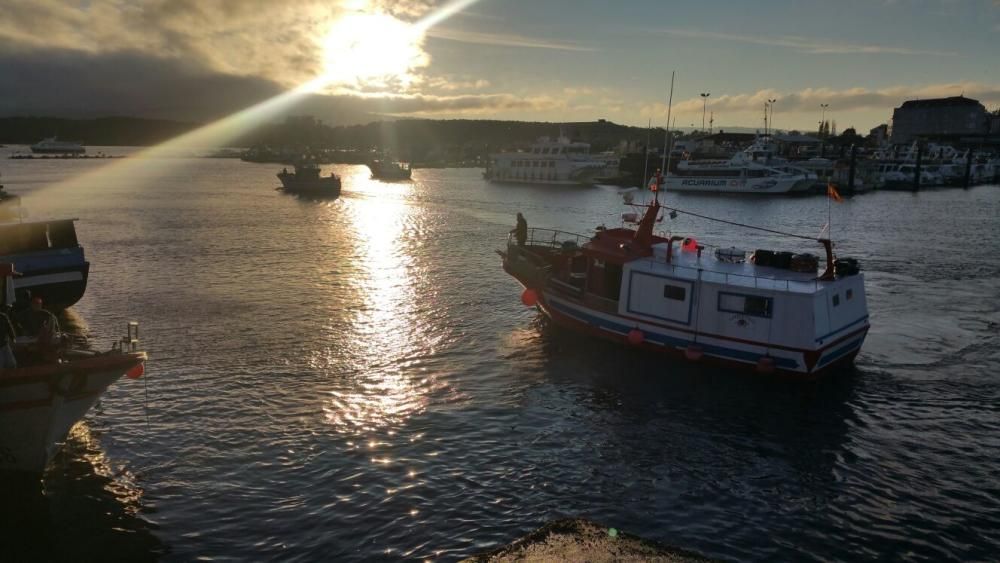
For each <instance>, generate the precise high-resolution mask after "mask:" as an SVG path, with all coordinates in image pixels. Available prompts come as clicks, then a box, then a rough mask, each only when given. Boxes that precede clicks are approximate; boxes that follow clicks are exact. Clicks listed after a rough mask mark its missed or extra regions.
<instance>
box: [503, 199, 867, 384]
mask: <svg viewBox="0 0 1000 563" xmlns="http://www.w3.org/2000/svg"><path fill="white" fill-rule="evenodd" d="M661 209H662V207H661V206H660V204H659V202H658V200H656V199H654V200H653V202H652V203H651V204H649V205H648V206H647V209H646V211H645V213H644V214H643V215H642V218H641V220H639V222H638V226H637V227H636V228H635V229H632V228H626V227H624V226H623V227H622V228H613V229H605V228H601V227H599V228H598V230H597V231H596V233H595V234H594V235H593V236H590V237H586V236H582V235H576V234H572V233H566V232H562V231H555V230H549V229H531V230H530V232H528V233H524V232H522V233H520V236H521V237H522V238H521V240H517V235H512V236H511V238H509V239H508V242H507V248H506V249H505V250H503V251H498V252H499V253H500V255H501V257H502V265H503V269H504V270H505V271H506V272H507V273H509V274H510V275H511V276H513V277H514V278H516V279H517V280H518V281H519V282H520V283H521V284H522V285H523V286H524V291H523V293H522V295H521V300H522V302H523V303H524V304H525V305H528V306H532V307H537V308H538V309H539V310H540V311H541V312H542V314H544V315H545V316H547V317H549V318H550V319H551V320H552V321H554V322H555V323H556V324H558V325H562V326H564V327H567V328H569V329H572V330H575V331H578V332H581V333H585V334H589V335H593V336H597V337H600V338H604V339H607V340H612V341H616V342H620V343H624V344H627V345H630V346H633V347H637V348H644V349H647V350H652V351H655V352H660V353H663V354H666V355H671V356H676V357H678V358H682V359H686V360H687V361H690V362H707V363H715V364H721V365H726V366H734V367H737V368H745V369H749V370H755V371H757V372H761V373H775V372H777V373H783V374H790V375H793V376H799V377H802V376H815V375H818V374H821V373H825V372H828V371H830V370H833V369H834V368H836V367H838V366H842V365H844V364H848V363H850V362H851V361H852V360H853V358H854V357H855V356H856V355H857V353H858V352H859V351H860V349H861V345H862V343H863V342H864V340H865V336H866V335H867V333H868V328H869V322H868V308H867V303H866V301H865V286H864V277H863V276H862V275H861V274H860V268H859V266H858V264H857V261H856V260H853V259H848V258H842V259H835V257H834V255H833V250H832V243H831V241H830V240H828V239H811V238H810V237H800V238H802V239H810V240H812V242H814V243H816V242H818V243H819V244H820V245H821V246H822V247H823V249H824V250H825V255H826V260H825V267H824V269H823V270H822V271H819V266H820V260H819V259H818V257H817V256H815V255H813V254H808V253H800V254H793V253H791V252H774V251H769V250H763V249H762V250H757V251H755V252H753V253H752V254H751V253H750V252H747V251H744V250H741V249H738V248H725V247H721V248H718V249H717V251H716V252H714V253H712V252H705V249H706V248H707V247H706V246H705V245H702V244H699V243H698V242H697V241H696V240H695V239H694V238H690V237H688V238H685V237H680V236H668V235H654V234H653V229H654V227H655V225H656V223H657V222H658V219H659V215H660V211H661ZM677 211H679V210H676V209H674V210H672V212H677ZM633 219H634V217H630V218H628V219H625V218H623V221H631V220H633Z"/></svg>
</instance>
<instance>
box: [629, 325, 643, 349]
mask: <svg viewBox="0 0 1000 563" xmlns="http://www.w3.org/2000/svg"><path fill="white" fill-rule="evenodd" d="M645 340H646V335H645V334H643V332H642V331H641V330H639V329H637V328H633V329H632V330H630V331H628V343H629V344H631V345H632V346H638V345H640V344H642V343H643V341H645Z"/></svg>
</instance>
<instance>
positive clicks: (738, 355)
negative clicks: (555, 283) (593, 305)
mask: <svg viewBox="0 0 1000 563" xmlns="http://www.w3.org/2000/svg"><path fill="white" fill-rule="evenodd" d="M547 304H548V305H550V306H551V307H552V308H553V309H555V310H557V311H559V312H560V313H562V314H564V315H566V316H569V317H573V318H574V319H576V320H578V321H581V322H584V323H587V324H589V325H592V326H596V327H598V328H601V329H603V330H608V331H611V332H614V333H617V334H621V335H622V336H626V335H628V332H629V331H630V330H632V328H634V327H633V326H631V325H624V324H620V323H616V322H614V321H612V320H609V319H604V318H601V317H597V316H595V315H591V314H589V313H586V312H583V311H581V310H579V309H574V308H571V307H568V306H565V305H562V304H560V303H557V302H556V301H553V300H548V301H547ZM643 333H644V336H645V339H646V340H648V341H652V342H655V343H657V344H660V345H662V346H671V347H674V348H686V347H687V346H688V345H689V344H693V343H694V341H693V340H688V339H685V338H677V337H674V336H667V335H665V334H660V333H657V332H651V331H643ZM708 338H711V337H708ZM697 344H698V346H700V347H701V349H702V351H703V352H704V353H705V354H708V355H712V356H718V357H721V358H726V359H730V360H738V361H741V362H747V363H751V364H756V363H757V361H758V360H760V358H761V355H760V354H759V353H757V352H748V351H746V350H736V349H733V348H726V347H724V346H718V345H715V344H706V343H704V342H698V343H697ZM760 346H765V347H766V344H760ZM772 359H773V360H774V364H775V366H777V367H779V368H782V369H787V370H794V371H803V370H801V368H800V366H801V364H800V363H799V362H797V361H795V360H793V359H791V358H782V357H775V356H772ZM803 373H805V371H803Z"/></svg>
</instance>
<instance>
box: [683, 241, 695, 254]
mask: <svg viewBox="0 0 1000 563" xmlns="http://www.w3.org/2000/svg"><path fill="white" fill-rule="evenodd" d="M681 250H683V251H684V252H697V251H698V241H696V240H695V239H693V238H686V239H684V244H682V245H681Z"/></svg>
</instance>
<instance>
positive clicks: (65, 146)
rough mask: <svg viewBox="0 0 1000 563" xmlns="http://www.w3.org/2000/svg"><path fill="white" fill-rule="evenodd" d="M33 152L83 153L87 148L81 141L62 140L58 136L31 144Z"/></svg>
mask: <svg viewBox="0 0 1000 563" xmlns="http://www.w3.org/2000/svg"><path fill="white" fill-rule="evenodd" d="M31 152H33V153H36V154H83V153H85V152H87V149H85V148H84V147H83V145H81V144H80V143H75V142H72V141H60V140H59V139H57V138H56V137H49V138H48V139H42V140H41V141H39V142H37V143H35V144H33V145H31Z"/></svg>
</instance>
